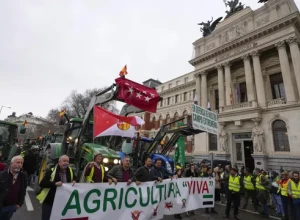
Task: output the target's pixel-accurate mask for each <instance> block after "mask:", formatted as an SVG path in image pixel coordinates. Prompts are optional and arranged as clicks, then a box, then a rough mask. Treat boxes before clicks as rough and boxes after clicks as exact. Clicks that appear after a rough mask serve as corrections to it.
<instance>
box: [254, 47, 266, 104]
mask: <svg viewBox="0 0 300 220" xmlns="http://www.w3.org/2000/svg"><path fill="white" fill-rule="evenodd" d="M251 56H252V59H253V68H254V75H255V87H256V94H257V102H258V106H260V107H266V92H265V85H264V82H265V81H264V79H263V75H262V71H261V65H260V59H259V53H258V51H253V52H252V53H251Z"/></svg>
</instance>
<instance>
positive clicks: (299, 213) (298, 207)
mask: <svg viewBox="0 0 300 220" xmlns="http://www.w3.org/2000/svg"><path fill="white" fill-rule="evenodd" d="M288 193H289V195H290V196H291V198H292V199H293V209H292V210H293V220H299V219H300V183H299V172H293V179H292V180H291V181H290V182H289V183H288Z"/></svg>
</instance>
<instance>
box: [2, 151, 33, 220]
mask: <svg viewBox="0 0 300 220" xmlns="http://www.w3.org/2000/svg"><path fill="white" fill-rule="evenodd" d="M23 162H24V159H23V157H21V156H15V157H13V158H12V160H11V163H10V166H9V167H8V169H7V170H3V171H1V172H0V183H1V184H0V219H1V220H10V219H11V218H12V216H13V214H14V212H15V211H16V210H18V209H19V208H20V207H21V206H22V205H23V202H24V199H25V194H26V188H27V181H28V180H27V179H28V177H27V174H26V172H25V171H23V170H22V166H23Z"/></svg>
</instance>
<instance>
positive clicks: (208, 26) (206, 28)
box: [198, 17, 223, 37]
mask: <svg viewBox="0 0 300 220" xmlns="http://www.w3.org/2000/svg"><path fill="white" fill-rule="evenodd" d="M222 18H223V17H220V18H218V19H217V20H215V21H214V22H212V21H213V18H212V19H211V21H207V22H201V23H199V24H198V25H202V27H201V28H200V31H201V32H203V37H206V36H208V35H210V34H211V32H213V31H214V30H215V28H216V26H217V24H218V23H219V22H220V21H221V20H222Z"/></svg>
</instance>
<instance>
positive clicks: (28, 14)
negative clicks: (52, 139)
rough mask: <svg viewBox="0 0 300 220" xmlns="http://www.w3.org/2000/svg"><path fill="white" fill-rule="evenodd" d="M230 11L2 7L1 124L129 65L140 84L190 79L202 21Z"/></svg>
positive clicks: (211, 0)
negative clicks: (10, 116) (191, 60)
mask: <svg viewBox="0 0 300 220" xmlns="http://www.w3.org/2000/svg"><path fill="white" fill-rule="evenodd" d="M257 1H258V0H242V2H243V3H244V4H245V5H246V6H250V7H251V8H252V9H253V10H254V9H257V8H258V7H261V6H262V4H258V3H256V2H257ZM296 3H297V5H298V6H299V5H300V0H296ZM225 11H226V8H225V5H224V2H223V0H188V1H180V0H175V1H174V0H151V1H150V0H143V1H142V0H127V1H124V0H64V1H62V0H47V1H46V0H19V1H16V0H3V1H0V28H1V35H0V76H1V78H0V108H1V106H2V105H4V106H9V107H11V109H6V108H3V110H2V113H1V115H0V119H3V118H5V117H6V116H7V115H9V114H11V112H12V111H15V112H16V113H17V115H20V114H23V113H28V112H32V113H33V114H34V115H38V116H42V117H44V116H46V115H47V113H48V110H49V109H51V108H55V107H59V106H60V104H61V103H62V101H63V100H64V99H65V98H66V97H67V96H68V95H69V94H70V92H71V91H72V90H74V89H76V90H78V91H80V92H81V91H84V90H85V89H88V88H96V87H98V88H101V87H103V86H110V85H111V84H112V83H113V82H114V79H115V78H116V77H118V74H119V72H120V70H121V69H122V67H123V66H124V65H125V64H127V66H128V72H129V75H128V78H129V79H131V80H134V81H137V82H140V83H141V82H143V81H145V80H147V79H149V78H153V79H158V80H160V81H162V82H165V81H167V80H170V79H172V78H175V77H178V76H180V75H182V74H185V73H188V72H190V71H192V70H193V67H192V66H191V65H190V64H189V63H188V61H189V60H190V59H191V57H192V52H193V46H192V43H193V42H194V41H195V40H197V39H198V38H200V37H201V36H202V35H201V33H200V30H199V26H198V25H197V23H199V22H202V21H207V20H210V19H211V17H212V16H213V17H214V19H216V18H218V17H221V16H224V15H225Z"/></svg>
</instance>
